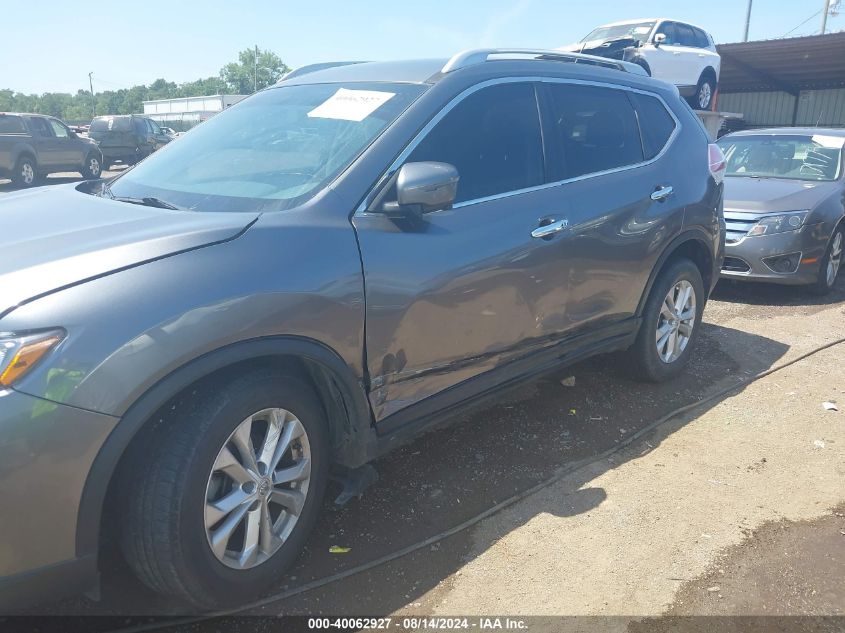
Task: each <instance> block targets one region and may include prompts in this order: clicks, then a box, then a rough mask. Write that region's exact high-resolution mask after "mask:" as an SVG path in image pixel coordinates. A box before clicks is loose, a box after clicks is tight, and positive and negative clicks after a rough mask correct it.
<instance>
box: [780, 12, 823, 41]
mask: <svg viewBox="0 0 845 633" xmlns="http://www.w3.org/2000/svg"><path fill="white" fill-rule="evenodd" d="M821 12H822V9H819V10H818V11H816V12H815V13H814V14H813V15H811V16H810V17H809V18H807V19H806V20H804V21H803V22H802V23H801V24H799V25H798V26H796V27H795V28H794V29H790V30H789V31H787V32H786V33H784V34H783V35H781V37H786V36H787V35H789V34H790V33H794V32H795V31H797V30H798V29H800V28H801V27H802V26H804V25H805V24H807V22H809V21H810V20H812V19H813V18H814V17H816V16H817V15H818V14H820V13H821Z"/></svg>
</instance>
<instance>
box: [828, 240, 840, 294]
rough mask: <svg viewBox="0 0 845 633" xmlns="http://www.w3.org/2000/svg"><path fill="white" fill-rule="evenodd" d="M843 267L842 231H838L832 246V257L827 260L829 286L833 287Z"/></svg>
mask: <svg viewBox="0 0 845 633" xmlns="http://www.w3.org/2000/svg"><path fill="white" fill-rule="evenodd" d="M841 265H842V231H837V232H836V235H835V236H834V237H833V242H832V243H831V245H830V257H828V258H827V285H828V286H832V285H833V283H834V282H835V281H836V275H838V274H839V266H841Z"/></svg>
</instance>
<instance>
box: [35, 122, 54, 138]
mask: <svg viewBox="0 0 845 633" xmlns="http://www.w3.org/2000/svg"><path fill="white" fill-rule="evenodd" d="M29 124H30V126H31V127H32V130H33V131H34V132H35V134H36V135H37V136H45V137H48V138H49V137H51V136H53V133H52V132H51V131H50V126H49V125H47V121H45V120H44V119H42V118H41V117H33V118H31V119H30V120H29Z"/></svg>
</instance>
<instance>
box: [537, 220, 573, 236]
mask: <svg viewBox="0 0 845 633" xmlns="http://www.w3.org/2000/svg"><path fill="white" fill-rule="evenodd" d="M542 221H543V222H548V224H541V225H540V226H538V227H537V228H536V229H534V230H533V231H531V237H539V238H542V237H551V236H552V235H554V234H555V233H560V232H561V231H564V230H566V229H567V228H569V220H566V219H564V220H551V219H550V220H542Z"/></svg>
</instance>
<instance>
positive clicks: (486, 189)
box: [407, 83, 543, 202]
mask: <svg viewBox="0 0 845 633" xmlns="http://www.w3.org/2000/svg"><path fill="white" fill-rule="evenodd" d="M429 160H431V161H439V162H444V163H450V164H452V165H454V166H455V167H457V168H458V173H459V174H460V177H461V180H460V182H459V184H458V195H457V197H456V199H455V201H456V202H464V201H466V200H475V199H477V198H484V197H486V196H492V195H496V194H499V193H505V192H508V191H516V190H518V189H525V188H527V187H533V186H535V185H539V184H542V183H543V148H542V140H541V137H540V120H539V115H538V113H537V103H536V99H535V96H534V87H533V86H532V85H531V84H527V83H524V84H523V83H519V84H517V83H510V84H502V85H499V86H491V87H489V88H484V89H482V90H479V91H478V92H475V93H473V94H471V95H470V96H468V97H467V98H466V99H464V100H463V101H461V102H460V103H459V104H458V105H457V106H455V107H454V108H453V109H452V110H451V111H450V112H449V113H448V114H447V115H446V116H445V117H443V119H442V120H441V121H440V122H439V123H438V124H437V125H436V126H435V127H434V129H433V130H432V131H431V132H430V133H429V134H428V135H427V136H426V137H425V138H424V139H423V141H422V142H421V143H420V144H419V145H418V146H417V147H416V149H415V150H414V151H413V152H412V153H411V155H410V157H409V158H408V160H407V162H417V161H429Z"/></svg>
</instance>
